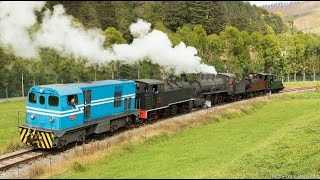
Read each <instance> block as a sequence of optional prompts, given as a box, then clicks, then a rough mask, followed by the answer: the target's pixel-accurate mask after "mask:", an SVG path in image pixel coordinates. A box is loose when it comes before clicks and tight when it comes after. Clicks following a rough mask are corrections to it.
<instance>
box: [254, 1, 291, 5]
mask: <svg viewBox="0 0 320 180" xmlns="http://www.w3.org/2000/svg"><path fill="white" fill-rule="evenodd" d="M249 2H250V3H251V4H255V5H257V6H262V5H266V4H274V3H280V2H293V1H249Z"/></svg>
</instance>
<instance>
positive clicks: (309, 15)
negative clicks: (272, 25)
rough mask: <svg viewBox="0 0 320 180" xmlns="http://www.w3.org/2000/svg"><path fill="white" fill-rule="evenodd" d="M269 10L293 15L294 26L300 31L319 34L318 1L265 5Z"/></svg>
mask: <svg viewBox="0 0 320 180" xmlns="http://www.w3.org/2000/svg"><path fill="white" fill-rule="evenodd" d="M265 8H266V9H267V10H268V11H269V12H272V13H278V12H280V13H281V14H282V15H283V16H284V17H286V18H287V17H289V16H294V19H295V21H294V26H295V27H296V28H297V29H298V30H301V31H304V32H310V33H317V34H320V21H319V18H320V2H319V1H306V2H299V3H294V4H289V5H285V6H268V7H265Z"/></svg>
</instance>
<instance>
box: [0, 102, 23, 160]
mask: <svg viewBox="0 0 320 180" xmlns="http://www.w3.org/2000/svg"><path fill="white" fill-rule="evenodd" d="M20 110H24V111H25V101H24V100H23V101H10V102H2V103H0V112H1V116H0V123H1V125H0V154H3V153H5V152H10V151H12V150H15V149H16V148H19V147H20V146H21V145H22V143H21V144H20V143H19V132H18V111H20ZM22 115H24V114H22ZM24 118H25V116H21V121H20V122H22V120H24ZM24 122H25V121H24Z"/></svg>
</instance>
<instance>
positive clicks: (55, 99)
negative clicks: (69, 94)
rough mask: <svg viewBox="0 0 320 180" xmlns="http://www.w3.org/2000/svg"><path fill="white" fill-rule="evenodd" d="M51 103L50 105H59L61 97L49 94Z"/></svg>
mask: <svg viewBox="0 0 320 180" xmlns="http://www.w3.org/2000/svg"><path fill="white" fill-rule="evenodd" d="M49 105H50V106H58V105H59V98H58V97H57V96H49Z"/></svg>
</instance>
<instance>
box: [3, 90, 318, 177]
mask: <svg viewBox="0 0 320 180" xmlns="http://www.w3.org/2000/svg"><path fill="white" fill-rule="evenodd" d="M315 88H316V86H307V87H298V88H289V89H283V90H282V91H280V93H288V92H294V91H303V90H313V89H315ZM224 104H229V103H222V104H219V105H215V106H213V107H216V106H220V105H224ZM213 107H211V108H213ZM198 110H200V109H197V110H196V109H194V110H192V111H191V113H192V112H196V111H198ZM183 114H185V113H182V114H177V115H171V116H169V117H166V118H159V119H155V120H152V121H150V122H145V123H142V124H136V125H135V126H133V127H131V128H138V127H141V126H144V125H146V124H154V123H157V122H159V121H162V120H165V119H167V118H172V117H175V116H179V115H183ZM131 128H130V129H131ZM123 131H125V130H124V129H123V128H120V129H118V130H117V131H115V132H114V133H112V135H111V134H109V135H107V136H105V135H104V137H100V138H99V136H98V137H96V138H93V139H94V140H103V139H106V138H107V137H108V136H109V137H110V136H114V135H116V134H119V133H121V132H123ZM87 140H88V139H87ZM91 140H92V139H91ZM91 140H88V141H86V142H84V143H89V142H90V141H91ZM72 147H74V144H73V145H70V147H66V148H63V149H64V150H66V149H69V148H72ZM64 150H61V151H64ZM53 152H54V151H39V150H34V149H24V150H20V151H16V152H13V153H9V154H4V155H2V156H0V172H1V171H5V170H7V169H9V168H12V167H15V166H19V165H21V164H26V163H28V162H31V161H33V160H35V159H38V158H40V157H45V156H47V155H49V154H54V153H53Z"/></svg>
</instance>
